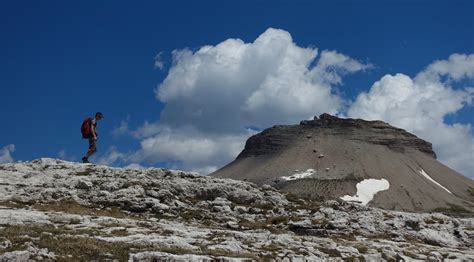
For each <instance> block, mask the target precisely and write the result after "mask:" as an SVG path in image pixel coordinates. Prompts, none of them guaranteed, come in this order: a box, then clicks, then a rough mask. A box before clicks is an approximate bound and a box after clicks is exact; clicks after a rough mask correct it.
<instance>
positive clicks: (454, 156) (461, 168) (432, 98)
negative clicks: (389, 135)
mask: <svg viewBox="0 0 474 262" xmlns="http://www.w3.org/2000/svg"><path fill="white" fill-rule="evenodd" d="M473 78H474V55H463V54H453V55H451V56H450V57H449V58H448V59H447V60H441V61H435V62H433V63H432V64H430V65H428V66H427V67H426V69H425V70H423V71H421V72H420V73H418V74H417V75H416V76H415V77H414V78H411V77H409V76H407V75H404V74H396V75H385V76H384V77H382V78H381V79H380V80H379V81H377V82H376V83H374V84H373V86H372V87H371V88H370V90H369V91H368V92H363V93H361V94H359V96H358V97H357V99H356V101H355V102H354V103H353V104H352V105H351V107H350V108H349V111H348V116H349V117H354V118H356V117H360V118H364V119H369V120H379V119H380V120H383V121H386V122H388V123H390V124H392V125H394V126H397V127H401V128H404V129H406V130H407V131H409V132H412V133H414V134H416V135H417V136H419V137H421V138H423V139H425V140H428V141H430V142H431V143H433V147H434V150H435V152H436V153H437V155H438V159H439V160H440V161H441V162H443V163H444V164H446V165H448V166H449V167H451V168H453V169H455V170H457V171H458V172H460V173H462V174H464V175H466V176H470V177H474V161H472V160H473V159H474V134H473V129H472V126H471V125H470V124H462V123H454V124H449V123H446V121H445V119H446V117H447V116H449V115H450V114H455V113H456V112H458V111H459V110H461V109H463V108H465V107H467V106H470V105H472V101H473V99H474V88H472V87H469V86H465V87H462V88H454V87H453V86H452V85H453V84H455V83H456V84H461V85H462V83H463V82H462V81H463V80H466V79H473Z"/></svg>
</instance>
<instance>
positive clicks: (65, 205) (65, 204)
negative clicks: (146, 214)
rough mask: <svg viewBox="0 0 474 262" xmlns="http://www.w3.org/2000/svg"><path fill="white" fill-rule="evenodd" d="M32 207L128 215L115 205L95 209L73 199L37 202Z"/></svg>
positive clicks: (42, 209) (116, 215)
mask: <svg viewBox="0 0 474 262" xmlns="http://www.w3.org/2000/svg"><path fill="white" fill-rule="evenodd" d="M33 208H34V209H36V210H40V211H43V212H48V211H49V212H51V211H53V212H64V213H69V214H77V215H90V216H107V217H115V218H125V217H129V216H128V215H127V214H126V213H125V212H123V211H122V210H120V209H119V208H116V207H112V208H107V209H96V208H92V207H87V206H83V205H80V204H79V203H77V202H76V201H73V200H62V201H58V202H52V203H37V204H34V205H33Z"/></svg>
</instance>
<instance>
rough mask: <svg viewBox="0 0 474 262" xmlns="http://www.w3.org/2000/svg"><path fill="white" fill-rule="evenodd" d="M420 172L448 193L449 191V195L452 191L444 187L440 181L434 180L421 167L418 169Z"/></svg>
mask: <svg viewBox="0 0 474 262" xmlns="http://www.w3.org/2000/svg"><path fill="white" fill-rule="evenodd" d="M419 172H420V174H422V175H423V176H424V177H426V178H427V179H428V180H429V181H431V182H433V183H435V184H436V185H438V186H439V187H441V188H442V189H444V190H446V191H447V192H448V193H450V194H451V195H452V194H453V193H451V191H449V190H448V189H447V188H445V187H444V186H442V185H441V184H440V183H438V182H436V181H435V180H434V179H433V178H431V177H430V176H429V175H428V174H427V173H426V172H425V170H423V169H421V170H420V171H419Z"/></svg>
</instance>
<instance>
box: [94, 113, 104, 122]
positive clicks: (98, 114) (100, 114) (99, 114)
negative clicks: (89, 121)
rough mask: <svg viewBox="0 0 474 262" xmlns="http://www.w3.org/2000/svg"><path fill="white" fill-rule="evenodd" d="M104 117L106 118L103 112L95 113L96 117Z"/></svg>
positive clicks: (99, 118) (98, 118)
mask: <svg viewBox="0 0 474 262" xmlns="http://www.w3.org/2000/svg"><path fill="white" fill-rule="evenodd" d="M102 118H104V115H103V114H102V113H101V112H97V113H95V119H97V120H101V119H102Z"/></svg>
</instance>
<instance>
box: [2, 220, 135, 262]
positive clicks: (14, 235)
mask: <svg viewBox="0 0 474 262" xmlns="http://www.w3.org/2000/svg"><path fill="white" fill-rule="evenodd" d="M84 234H87V235H91V236H94V237H85V236H83V235H84ZM97 235H99V234H98V232H97V231H95V230H93V229H82V230H76V231H74V230H72V229H68V228H66V227H53V226H47V225H45V226H25V225H18V226H7V227H5V228H4V229H3V230H1V231H0V237H2V238H6V239H8V240H10V241H11V242H12V246H11V247H10V248H7V249H3V250H1V251H0V253H3V252H12V251H15V250H25V249H26V246H25V245H24V243H26V242H33V243H34V245H35V246H37V247H39V248H47V249H48V251H49V252H54V253H55V254H56V255H57V256H58V257H57V260H58V261H92V260H100V261H102V260H105V259H110V260H113V259H118V260H120V261H127V259H128V254H129V253H130V251H131V250H132V249H142V248H141V247H139V246H136V245H132V244H127V243H123V242H114V243H111V242H106V241H102V240H98V239H96V238H95V236H97ZM104 254H108V255H104Z"/></svg>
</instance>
